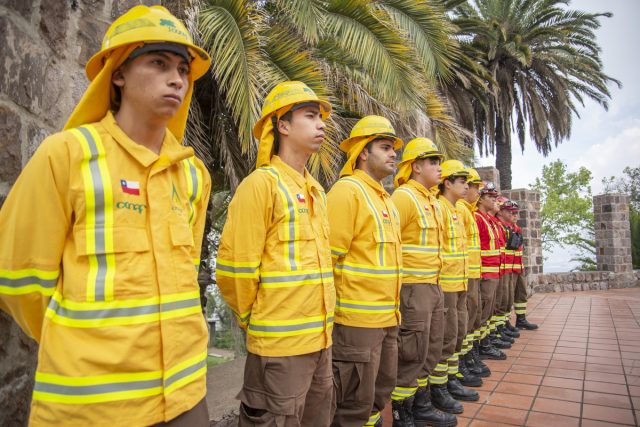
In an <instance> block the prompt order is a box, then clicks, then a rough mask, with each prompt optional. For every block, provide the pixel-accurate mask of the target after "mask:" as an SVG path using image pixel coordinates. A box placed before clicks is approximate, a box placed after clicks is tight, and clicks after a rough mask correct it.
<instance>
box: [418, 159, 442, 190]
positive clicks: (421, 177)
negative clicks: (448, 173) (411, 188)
mask: <svg viewBox="0 0 640 427" xmlns="http://www.w3.org/2000/svg"><path fill="white" fill-rule="evenodd" d="M413 173H414V176H415V179H416V181H418V182H419V183H420V184H422V185H423V186H424V187H425V188H431V187H433V186H434V185H438V183H439V182H440V178H441V177H442V167H441V166H440V158H439V157H427V158H426V159H418V160H416V161H415V162H414V163H413Z"/></svg>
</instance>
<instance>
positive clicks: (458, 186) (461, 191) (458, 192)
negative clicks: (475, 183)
mask: <svg viewBox="0 0 640 427" xmlns="http://www.w3.org/2000/svg"><path fill="white" fill-rule="evenodd" d="M445 187H446V188H447V191H449V194H451V196H452V198H453V199H454V200H460V199H464V198H465V197H466V196H467V192H468V191H469V184H467V178H466V177H464V176H458V177H456V178H455V179H454V180H453V182H451V181H445Z"/></svg>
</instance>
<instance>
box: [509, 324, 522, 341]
mask: <svg viewBox="0 0 640 427" xmlns="http://www.w3.org/2000/svg"><path fill="white" fill-rule="evenodd" d="M507 329H509V330H510V331H511V333H512V334H514V335H513V336H514V337H516V338H520V329H518V328H516V327H515V326H513V325H512V324H511V322H509V321H508V320H507Z"/></svg>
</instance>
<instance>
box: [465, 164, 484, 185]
mask: <svg viewBox="0 0 640 427" xmlns="http://www.w3.org/2000/svg"><path fill="white" fill-rule="evenodd" d="M467 172H469V177H468V178H467V182H468V183H469V184H479V185H480V187H483V186H484V184H483V182H482V178H480V174H479V173H478V171H477V170H475V169H474V168H467Z"/></svg>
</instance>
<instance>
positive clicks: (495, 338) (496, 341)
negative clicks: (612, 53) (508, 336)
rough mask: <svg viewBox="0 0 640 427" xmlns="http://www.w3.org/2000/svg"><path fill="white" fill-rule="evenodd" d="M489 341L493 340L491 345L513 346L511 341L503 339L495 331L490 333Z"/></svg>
mask: <svg viewBox="0 0 640 427" xmlns="http://www.w3.org/2000/svg"><path fill="white" fill-rule="evenodd" d="M489 341H490V342H491V345H492V346H494V347H495V348H511V343H508V342H506V341H503V340H501V339H500V338H498V336H497V335H496V334H494V333H491V334H490V335H489Z"/></svg>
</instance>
